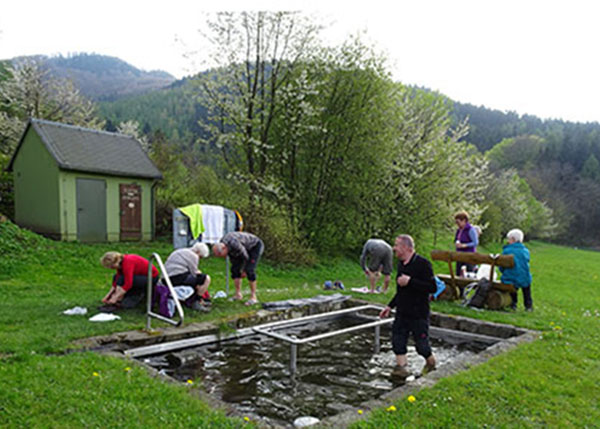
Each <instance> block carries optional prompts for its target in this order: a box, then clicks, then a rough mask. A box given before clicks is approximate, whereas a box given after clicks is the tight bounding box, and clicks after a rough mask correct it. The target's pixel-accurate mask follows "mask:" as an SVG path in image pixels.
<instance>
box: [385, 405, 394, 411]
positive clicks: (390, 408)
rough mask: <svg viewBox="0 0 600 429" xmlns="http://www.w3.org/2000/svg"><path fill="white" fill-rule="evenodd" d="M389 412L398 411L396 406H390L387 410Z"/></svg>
mask: <svg viewBox="0 0 600 429" xmlns="http://www.w3.org/2000/svg"><path fill="white" fill-rule="evenodd" d="M387 411H396V407H395V406H394V405H390V406H389V407H388V408H387Z"/></svg>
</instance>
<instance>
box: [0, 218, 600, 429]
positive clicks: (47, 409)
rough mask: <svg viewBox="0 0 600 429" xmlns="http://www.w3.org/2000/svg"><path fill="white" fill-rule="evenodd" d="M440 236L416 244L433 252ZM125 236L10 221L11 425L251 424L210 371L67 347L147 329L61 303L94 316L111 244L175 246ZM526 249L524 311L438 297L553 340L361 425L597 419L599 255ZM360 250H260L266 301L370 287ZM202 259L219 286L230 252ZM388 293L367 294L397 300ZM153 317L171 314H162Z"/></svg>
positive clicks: (0, 357)
mask: <svg viewBox="0 0 600 429" xmlns="http://www.w3.org/2000/svg"><path fill="white" fill-rule="evenodd" d="M430 241H431V240H429V239H428V240H425V241H424V242H423V243H421V245H419V246H418V247H419V249H418V251H419V252H420V253H422V254H425V255H428V254H429V250H431V248H433V246H432V245H430V244H428V242H430ZM448 243H450V241H448ZM117 246H118V247H117V248H116V247H115V246H111V245H106V244H102V245H81V244H77V243H57V242H52V241H49V240H45V239H42V238H39V237H38V236H36V235H34V234H30V233H28V232H25V231H21V230H19V229H18V228H16V227H14V225H12V224H10V223H6V222H5V223H0V254H1V256H0V293H1V296H2V304H1V308H2V311H0V386H1V387H0V427H15V428H16V427H56V428H59V427H60V428H63V427H127V428H130V427H159V426H160V427H215V428H217V427H218V428H227V427H241V426H245V425H246V423H245V422H244V421H243V420H241V419H235V418H228V417H225V416H224V415H223V414H222V413H221V412H219V411H215V410H214V409H213V408H211V407H210V406H209V405H207V404H205V403H203V402H202V401H200V400H199V399H197V397H195V395H194V391H195V390H196V389H197V388H198V385H199V384H200V383H201V380H195V381H194V384H188V385H180V384H176V383H166V382H163V381H161V380H158V379H154V378H152V377H151V376H150V375H149V374H148V373H147V372H146V371H145V370H143V369H142V368H140V367H138V366H136V365H134V364H133V363H132V364H131V365H128V362H127V361H125V360H122V359H116V358H110V357H105V356H99V355H97V354H94V353H71V354H63V353H62V352H64V351H65V350H67V349H69V348H72V347H73V345H72V341H73V340H76V339H79V338H85V337H89V336H94V335H103V334H108V333H112V332H118V331H125V330H131V329H141V328H143V327H144V323H145V318H144V315H143V313H141V312H138V311H130V312H122V313H120V316H121V317H122V320H120V321H117V322H111V323H98V324H95V323H92V322H88V321H87V317H85V318H83V317H81V316H64V315H62V314H61V313H62V311H64V310H65V309H68V308H71V307H73V306H76V305H79V306H84V307H87V308H88V310H90V311H91V314H95V308H96V307H97V306H98V305H99V299H100V298H101V297H102V296H104V294H105V293H106V291H107V290H108V287H109V284H110V279H111V276H112V272H111V271H109V270H106V269H104V268H102V267H101V266H100V264H99V262H98V261H99V258H100V256H102V254H103V253H104V252H105V251H107V250H115V249H116V250H119V251H121V252H124V253H127V252H130V253H138V254H141V255H143V256H148V255H149V254H150V253H152V252H155V251H156V252H158V253H159V254H160V255H161V256H162V257H163V258H166V257H167V256H168V254H169V251H170V250H171V245H170V243H166V242H155V243H142V244H118V245H117ZM436 247H438V248H444V247H445V246H443V245H438V246H436ZM528 247H529V248H530V250H531V254H532V273H533V277H534V284H533V301H534V307H535V311H534V312H533V313H525V312H524V311H523V309H522V296H520V297H519V298H520V308H519V310H518V311H517V312H514V313H513V312H491V311H482V312H478V311H474V310H469V309H464V308H462V307H460V306H458V305H457V304H455V303H448V302H438V303H434V305H433V307H434V308H433V309H434V310H436V311H441V312H445V313H452V314H460V315H464V316H468V317H474V318H480V319H485V320H490V321H495V322H502V323H510V324H514V325H518V326H522V327H527V328H533V329H538V330H541V331H543V338H542V339H541V340H538V341H536V342H534V343H531V344H527V345H524V346H521V347H519V348H518V349H516V350H514V351H512V352H510V353H507V354H505V355H502V356H498V357H496V358H493V359H492V360H490V361H488V362H487V363H485V364H483V365H481V366H478V367H474V368H472V369H470V370H469V371H466V372H463V373H461V374H458V375H455V376H453V377H449V378H447V379H444V380H442V381H441V382H439V383H438V384H437V385H436V386H434V387H433V388H430V389H425V390H422V391H420V392H419V393H418V394H416V395H415V397H416V400H415V401H414V402H409V401H407V400H401V401H399V402H397V403H394V404H389V405H390V406H391V405H394V407H395V410H394V411H388V410H387V409H386V408H383V409H380V410H375V411H374V412H373V413H370V414H368V415H366V416H365V418H364V420H362V421H359V422H357V423H355V425H354V427H360V428H362V427H365V428H367V427H373V428H387V427H400V426H406V427H599V426H600V423H599V422H600V405H599V401H598V398H600V359H599V357H600V279H599V278H598V274H597V270H596V267H598V266H600V254H599V253H594V252H588V251H582V250H574V249H570V248H565V247H559V246H553V245H548V244H544V243H538V242H535V243H529V244H528ZM490 250H491V251H494V252H498V251H499V247H498V248H494V249H490ZM355 259H356V260H347V259H339V260H328V261H327V262H324V263H323V264H322V265H319V266H316V267H311V268H297V267H278V266H274V265H271V264H269V263H267V261H262V262H261V264H260V265H259V269H258V279H259V283H258V285H259V289H258V296H259V299H261V300H263V301H266V300H278V299H285V298H289V297H308V296H314V295H316V294H317V293H323V292H322V290H321V285H322V283H323V281H324V280H328V279H329V280H335V279H340V280H342V281H343V282H344V283H345V285H346V286H347V288H350V287H355V286H364V285H365V284H366V282H365V280H364V277H363V276H362V274H361V271H360V268H359V267H358V264H357V260H358V255H357V257H356V258H355ZM201 264H202V266H201V268H202V269H203V270H204V271H206V272H208V273H209V274H210V275H211V277H212V278H213V285H212V286H211V290H212V291H213V292H214V291H217V290H222V289H224V281H225V280H224V279H225V264H224V262H223V260H220V259H212V258H211V259H208V260H207V261H202V262H201ZM436 269H437V270H439V272H446V271H447V268H446V267H445V264H440V265H436ZM231 288H233V284H231ZM246 292H247V291H246ZM359 296H360V297H361V298H364V297H365V296H364V295H359ZM390 297H391V295H388V296H387V297H384V296H375V297H370V299H372V300H373V301H379V302H386V301H387V299H389V298H390ZM256 308H258V307H256ZM246 311H247V308H245V307H244V306H243V305H242V304H240V303H230V302H227V301H216V302H215V303H214V310H213V311H212V312H211V313H209V314H202V315H196V314H194V313H192V312H190V311H189V310H188V311H186V323H187V322H189V321H200V320H216V319H220V318H224V317H228V316H231V315H233V314H236V313H241V312H246ZM88 317H89V314H88ZM153 326H161V323H160V322H158V321H153ZM392 409H393V408H392ZM357 411H358V410H357Z"/></svg>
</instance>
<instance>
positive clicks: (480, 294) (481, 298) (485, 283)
mask: <svg viewBox="0 0 600 429" xmlns="http://www.w3.org/2000/svg"><path fill="white" fill-rule="evenodd" d="M491 287H492V284H491V283H490V281H489V280H488V279H480V280H479V281H478V282H477V283H471V284H469V285H468V286H467V287H466V288H465V305H466V306H468V307H475V308H483V307H484V306H485V301H486V299H487V296H488V293H489V291H490V289H491Z"/></svg>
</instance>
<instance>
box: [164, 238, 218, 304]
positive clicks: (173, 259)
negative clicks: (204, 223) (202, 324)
mask: <svg viewBox="0 0 600 429" xmlns="http://www.w3.org/2000/svg"><path fill="white" fill-rule="evenodd" d="M208 255H209V250H208V246H207V245H206V244H204V243H195V244H194V245H193V246H192V247H191V248H189V249H188V248H182V249H177V250H175V251H173V252H172V253H171V254H170V255H169V257H168V258H167V260H166V261H165V270H166V272H167V273H169V280H171V284H172V285H173V286H176V285H186V286H191V287H192V288H194V291H195V298H196V299H194V300H193V303H192V309H194V310H196V311H208V310H209V308H208V306H206V305H204V304H205V303H204V302H203V300H202V296H203V295H204V294H205V293H206V291H208V286H209V285H210V276H209V275H208V274H204V273H202V272H201V271H200V270H199V269H198V262H199V261H200V259H204V258H207V257H208Z"/></svg>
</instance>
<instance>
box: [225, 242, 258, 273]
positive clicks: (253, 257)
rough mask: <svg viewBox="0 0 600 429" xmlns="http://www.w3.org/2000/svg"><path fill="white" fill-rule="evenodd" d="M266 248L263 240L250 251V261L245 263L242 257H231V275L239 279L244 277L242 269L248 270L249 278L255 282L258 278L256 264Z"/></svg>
mask: <svg viewBox="0 0 600 429" xmlns="http://www.w3.org/2000/svg"><path fill="white" fill-rule="evenodd" d="M264 250H265V245H264V244H263V242H262V241H261V242H260V243H258V244H257V245H256V246H254V248H252V249H250V250H249V251H248V261H246V263H245V264H244V260H243V259H242V258H236V259H234V258H231V277H233V278H234V279H239V278H240V277H242V271H245V272H246V275H247V276H248V280H249V281H251V282H253V281H255V280H256V265H258V261H259V260H260V257H261V255H262V254H263V251H264Z"/></svg>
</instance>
